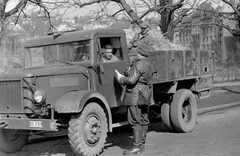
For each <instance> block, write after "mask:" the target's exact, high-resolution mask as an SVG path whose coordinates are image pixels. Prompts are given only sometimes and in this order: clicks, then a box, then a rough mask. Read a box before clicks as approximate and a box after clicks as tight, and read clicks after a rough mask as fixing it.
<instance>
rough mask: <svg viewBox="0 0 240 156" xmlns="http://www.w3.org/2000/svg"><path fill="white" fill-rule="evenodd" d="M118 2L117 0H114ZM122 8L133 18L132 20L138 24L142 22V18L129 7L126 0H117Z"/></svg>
mask: <svg viewBox="0 0 240 156" xmlns="http://www.w3.org/2000/svg"><path fill="white" fill-rule="evenodd" d="M116 2H118V1H116ZM118 3H120V4H121V5H122V7H123V8H124V10H125V11H126V12H127V14H128V15H129V16H130V17H131V18H132V19H133V22H135V23H137V24H139V23H141V22H142V20H141V19H140V18H139V17H138V15H137V14H136V13H135V12H134V11H133V10H132V9H131V8H130V7H129V5H128V4H127V2H126V1H125V0H119V2H118Z"/></svg>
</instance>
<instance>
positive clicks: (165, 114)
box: [161, 103, 173, 131]
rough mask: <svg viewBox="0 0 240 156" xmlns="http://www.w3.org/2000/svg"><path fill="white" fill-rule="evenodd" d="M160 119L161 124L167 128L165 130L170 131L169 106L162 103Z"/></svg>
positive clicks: (171, 128)
mask: <svg viewBox="0 0 240 156" xmlns="http://www.w3.org/2000/svg"><path fill="white" fill-rule="evenodd" d="M161 117H162V121H163V123H164V124H165V125H166V126H167V128H168V129H169V130H170V131H172V130H173V127H172V123H171V119H170V105H169V104H168V103H164V104H163V105H162V106H161Z"/></svg>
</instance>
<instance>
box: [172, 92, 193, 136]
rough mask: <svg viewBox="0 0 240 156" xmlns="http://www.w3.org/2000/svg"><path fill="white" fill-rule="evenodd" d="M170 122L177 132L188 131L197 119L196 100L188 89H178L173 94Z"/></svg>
mask: <svg viewBox="0 0 240 156" xmlns="http://www.w3.org/2000/svg"><path fill="white" fill-rule="evenodd" d="M170 116H171V122H172V124H173V127H174V129H175V130H176V131H178V132H185V133H186V132H190V131H192V130H193V129H194V126H195V124H196V120H197V102H196V99H195V97H194V95H193V93H192V92H191V91H190V90H188V89H180V90H178V91H177V92H176V93H175V94H174V95H173V102H172V103H171V113H170Z"/></svg>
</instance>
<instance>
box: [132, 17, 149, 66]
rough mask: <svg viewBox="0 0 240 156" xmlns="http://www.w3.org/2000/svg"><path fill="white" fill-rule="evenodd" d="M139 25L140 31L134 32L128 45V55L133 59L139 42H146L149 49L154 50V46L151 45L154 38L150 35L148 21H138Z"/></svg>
mask: <svg viewBox="0 0 240 156" xmlns="http://www.w3.org/2000/svg"><path fill="white" fill-rule="evenodd" d="M139 27H140V28H141V32H140V33H136V34H135V35H134V36H133V38H132V39H131V41H130V42H129V45H128V49H129V54H130V57H131V58H133V59H134V58H135V57H136V56H137V51H136V48H137V45H138V43H140V42H141V43H143V44H146V45H147V46H148V47H149V48H150V51H152V50H154V47H153V45H154V40H153V37H152V36H151V34H150V33H149V25H148V23H146V22H143V23H140V24H139ZM133 59H132V60H133ZM132 60H131V61H132Z"/></svg>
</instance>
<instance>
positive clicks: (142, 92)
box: [120, 59, 153, 105]
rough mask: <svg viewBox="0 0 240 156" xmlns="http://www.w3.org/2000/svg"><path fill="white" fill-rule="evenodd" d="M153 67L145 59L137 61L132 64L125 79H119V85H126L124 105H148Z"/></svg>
mask: <svg viewBox="0 0 240 156" xmlns="http://www.w3.org/2000/svg"><path fill="white" fill-rule="evenodd" d="M152 75H153V66H152V64H151V63H150V62H149V61H148V60H147V59H138V60H136V61H134V62H133V64H132V66H131V69H130V71H129V72H128V75H127V77H122V78H121V79H120V84H123V85H126V91H125V96H124V100H123V102H124V104H125V105H144V104H145V105H148V104H150V97H151V93H152V91H151V85H150V84H149V82H150V80H151V79H152Z"/></svg>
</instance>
